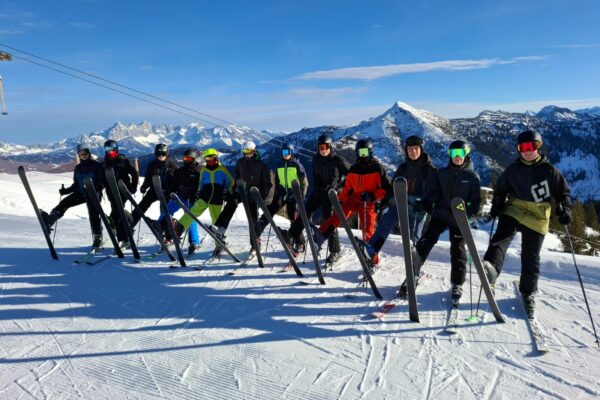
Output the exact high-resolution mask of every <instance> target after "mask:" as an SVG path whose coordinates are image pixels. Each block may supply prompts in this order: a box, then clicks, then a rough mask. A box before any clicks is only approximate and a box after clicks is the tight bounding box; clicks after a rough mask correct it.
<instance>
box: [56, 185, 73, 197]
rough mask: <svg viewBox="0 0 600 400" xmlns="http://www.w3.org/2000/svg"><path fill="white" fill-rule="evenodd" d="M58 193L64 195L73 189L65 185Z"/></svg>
mask: <svg viewBox="0 0 600 400" xmlns="http://www.w3.org/2000/svg"><path fill="white" fill-rule="evenodd" d="M58 193H60V195H61V196H64V195H65V194H69V193H71V191H70V190H69V188H66V187H64V186H63V187H61V188H60V189H58Z"/></svg>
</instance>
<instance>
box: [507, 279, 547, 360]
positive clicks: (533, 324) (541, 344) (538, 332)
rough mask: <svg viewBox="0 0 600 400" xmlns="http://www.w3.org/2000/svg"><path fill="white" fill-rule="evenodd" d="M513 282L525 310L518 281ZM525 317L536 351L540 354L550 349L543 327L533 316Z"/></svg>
mask: <svg viewBox="0 0 600 400" xmlns="http://www.w3.org/2000/svg"><path fill="white" fill-rule="evenodd" d="M513 284H514V285H515V290H516V292H517V297H518V298H519V301H520V302H521V304H522V305H523V311H525V303H523V297H522V296H521V292H520V291H519V281H513ZM526 315H527V313H526ZM525 319H526V320H527V328H528V329H529V333H530V334H531V339H532V340H533V343H534V345H535V348H536V349H537V351H538V352H540V353H542V354H544V353H548V352H549V351H550V348H549V347H548V336H547V335H546V332H544V329H543V328H542V326H541V324H540V323H539V322H538V320H537V319H536V318H535V317H534V318H527V316H526V317H525Z"/></svg>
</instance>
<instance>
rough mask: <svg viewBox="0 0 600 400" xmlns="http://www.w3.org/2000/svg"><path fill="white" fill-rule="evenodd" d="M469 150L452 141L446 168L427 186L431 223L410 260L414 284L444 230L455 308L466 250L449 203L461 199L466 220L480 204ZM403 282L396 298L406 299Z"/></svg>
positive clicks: (464, 272)
mask: <svg viewBox="0 0 600 400" xmlns="http://www.w3.org/2000/svg"><path fill="white" fill-rule="evenodd" d="M470 152H471V149H470V147H469V145H468V144H467V142H465V141H464V140H455V141H453V142H452V143H450V145H449V146H448V156H449V158H450V161H449V163H448V165H447V166H446V167H444V168H441V169H439V170H438V171H437V173H436V175H435V177H434V178H433V180H432V182H431V184H430V185H429V186H428V190H427V193H426V194H425V199H424V200H423V208H424V209H425V211H426V212H427V213H429V214H431V221H429V225H428V226H427V229H426V230H425V232H424V233H423V236H422V237H421V239H419V241H418V242H417V244H416V246H415V247H416V249H415V250H416V251H415V256H414V258H413V272H414V274H415V282H416V283H417V284H418V276H419V272H420V270H421V266H422V265H423V263H424V262H425V260H426V259H427V257H428V256H429V253H430V252H431V249H433V246H434V245H435V244H436V243H437V241H438V239H439V237H440V235H441V234H442V233H443V232H445V231H446V230H448V231H449V234H450V265H451V270H450V282H451V283H452V301H453V302H454V303H456V304H458V301H459V300H460V298H461V296H462V284H463V283H464V282H465V277H466V273H467V250H466V248H465V240H464V238H463V236H462V234H461V233H460V230H459V228H458V225H457V223H456V220H455V219H454V215H453V213H452V206H451V201H452V199H453V198H455V197H459V198H461V199H463V201H464V202H465V205H466V206H467V210H466V211H467V217H468V218H471V217H473V216H474V215H475V214H477V212H478V211H479V205H480V202H481V197H480V192H479V191H480V188H481V185H480V181H479V175H477V173H476V172H475V171H474V170H473V165H472V162H471V157H470V155H469V154H470ZM406 291H407V289H406V281H404V282H403V283H402V286H400V291H399V293H398V296H399V297H404V296H406Z"/></svg>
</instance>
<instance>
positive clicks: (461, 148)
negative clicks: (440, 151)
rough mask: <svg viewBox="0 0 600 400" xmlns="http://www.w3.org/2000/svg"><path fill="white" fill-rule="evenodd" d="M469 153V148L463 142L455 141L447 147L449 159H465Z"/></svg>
mask: <svg viewBox="0 0 600 400" xmlns="http://www.w3.org/2000/svg"><path fill="white" fill-rule="evenodd" d="M470 152H471V148H470V147H469V144H468V143H467V142H465V141H464V140H460V139H459V140H455V141H453V142H452V143H450V145H449V146H448V156H450V158H454V157H461V158H465V157H466V156H467V155H468V154H469V153H470Z"/></svg>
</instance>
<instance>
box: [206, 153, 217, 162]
mask: <svg viewBox="0 0 600 400" xmlns="http://www.w3.org/2000/svg"><path fill="white" fill-rule="evenodd" d="M204 159H205V160H206V161H210V160H216V159H217V156H215V155H214V154H213V155H210V156H206V157H204Z"/></svg>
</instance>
